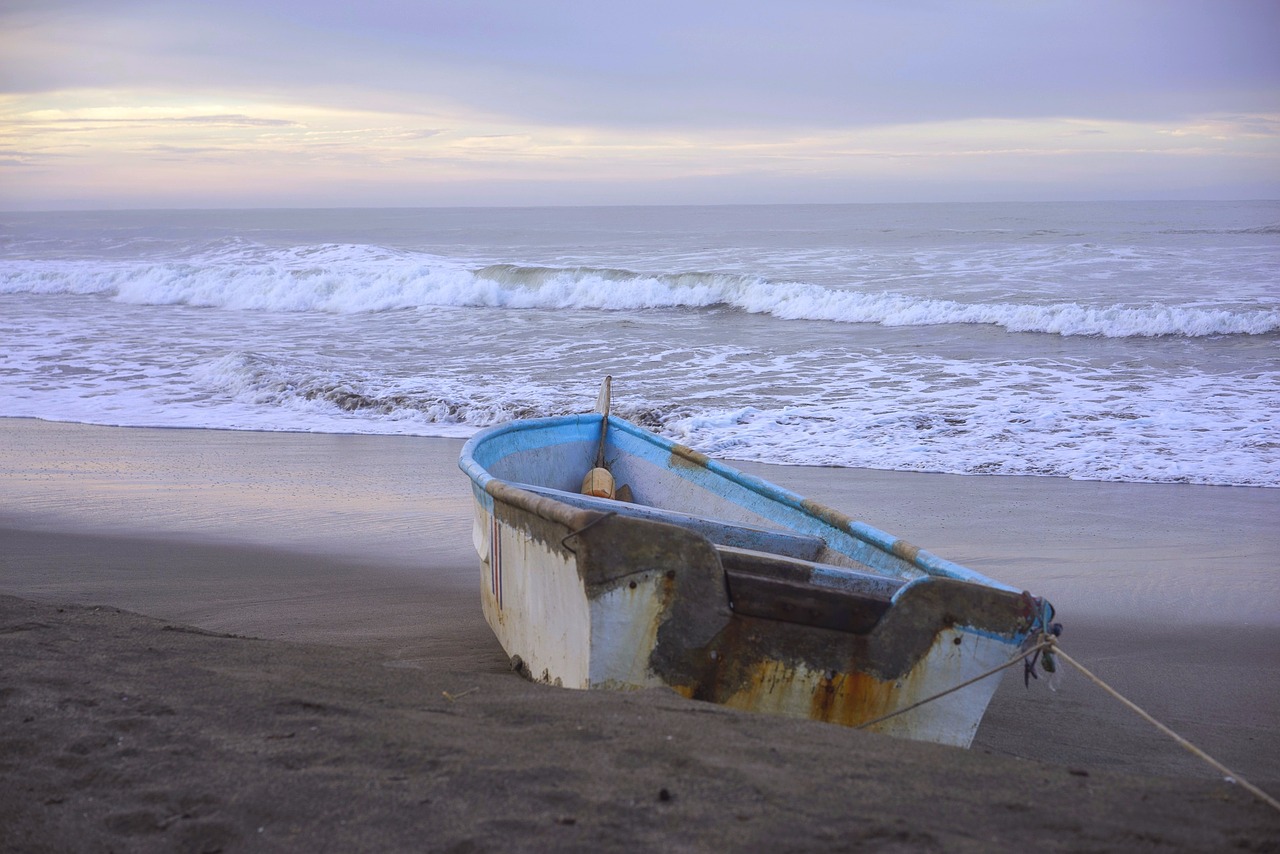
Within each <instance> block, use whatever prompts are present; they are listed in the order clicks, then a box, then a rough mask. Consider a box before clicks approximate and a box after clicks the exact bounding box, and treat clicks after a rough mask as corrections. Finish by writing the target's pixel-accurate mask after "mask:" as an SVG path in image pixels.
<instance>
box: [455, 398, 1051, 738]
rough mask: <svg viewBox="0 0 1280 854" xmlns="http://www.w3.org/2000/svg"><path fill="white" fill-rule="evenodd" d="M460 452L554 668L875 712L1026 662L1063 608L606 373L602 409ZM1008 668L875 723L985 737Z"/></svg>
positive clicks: (512, 634)
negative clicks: (847, 506)
mask: <svg viewBox="0 0 1280 854" xmlns="http://www.w3.org/2000/svg"><path fill="white" fill-rule="evenodd" d="M459 465H460V466H461V468H462V470H463V471H464V472H465V473H466V474H467V475H468V477H470V479H471V483H472V491H473V493H474V495H475V526H474V529H473V540H474V543H475V547H476V551H477V552H478V553H479V555H480V559H481V562H482V566H483V581H482V584H481V598H482V604H483V609H484V614H485V617H486V619H487V620H488V622H489V625H490V626H491V627H492V628H493V631H494V633H495V634H496V635H497V637H498V640H499V641H500V642H501V643H502V646H503V648H504V649H505V650H506V651H507V653H508V654H509V655H510V656H511V657H512V662H513V664H514V665H515V666H516V667H517V668H518V669H520V670H521V671H522V672H523V673H524V674H525V675H527V676H529V677H530V678H532V679H536V680H539V681H543V682H549V683H552V684H556V685H562V686H565V687H569V688H608V689H638V688H647V687H655V686H667V687H669V688H671V689H673V690H675V691H677V692H678V693H680V694H682V695H684V696H686V697H690V698H692V699H696V700H706V701H711V702H715V703H723V704H725V705H728V706H732V707H735V708H740V709H749V710H754V711H759V712H768V713H773V714H780V715H788V716H793V717H805V718H814V719H817V720H822V721H830V722H834V723H841V724H846V725H851V726H857V725H860V724H863V723H866V722H868V721H873V720H876V719H878V718H881V717H883V716H884V715H886V714H889V713H892V712H894V711H896V710H900V709H903V708H906V707H908V706H910V705H912V704H914V703H916V702H918V701H919V700H922V699H925V698H927V697H930V696H932V695H934V694H936V693H938V692H941V691H944V690H946V689H949V688H952V687H954V686H955V685H958V684H960V683H962V682H964V681H966V680H967V679H970V678H972V677H974V676H976V675H979V674H981V673H983V672H985V671H987V670H989V669H991V668H993V667H996V666H998V665H1000V664H1002V663H1004V662H1006V661H1009V660H1010V659H1011V658H1012V657H1013V656H1016V655H1017V654H1018V652H1019V650H1020V649H1021V648H1023V644H1024V642H1026V641H1027V639H1028V638H1029V637H1034V636H1035V635H1036V634H1037V633H1038V632H1039V631H1040V630H1042V629H1045V628H1047V625H1046V623H1047V621H1048V619H1050V617H1051V615H1052V609H1051V608H1049V607H1048V605H1047V604H1046V603H1044V602H1042V601H1041V600H1039V599H1037V598H1035V597H1032V596H1031V595H1030V594H1028V593H1025V592H1022V591H1019V590H1017V589H1015V588H1012V587H1008V586H1006V585H1004V584H1000V583H998V582H995V581H992V580H991V579H988V578H985V577H983V576H981V575H979V574H978V573H976V572H973V571H972V570H969V569H966V568H965V567H963V566H959V565H958V564H955V563H951V562H950V561H947V560H943V559H942V558H939V557H936V556H934V555H932V554H929V553H928V552H926V551H923V550H921V549H918V548H916V547H915V546H912V545H910V544H909V543H907V542H905V541H903V540H901V539H898V538H897V537H894V536H891V535H889V534H886V533H884V532H882V531H879V530H877V529H875V528H873V527H871V526H869V525H867V524H864V523H862V522H858V521H855V520H854V519H852V518H850V517H848V516H845V515H843V514H841V513H839V512H837V511H835V510H832V509H830V508H827V507H824V506H822V505H819V504H816V503H814V502H812V501H808V500H806V499H804V498H802V497H800V496H799V495H795V494H794V493H791V492H789V491H787V490H785V489H782V488H780V487H777V486H774V485H772V484H770V483H767V482H766V481H763V480H761V479H759V478H756V477H752V476H750V475H747V474H745V473H743V472H739V471H737V470H735V469H733V468H730V467H729V466H726V465H723V464H722V463H719V462H717V461H715V460H712V459H709V458H708V457H706V456H704V455H702V454H699V453H698V452H696V451H694V450H691V449H690V448H686V447H684V446H682V445H679V444H676V443H674V442H671V441H669V440H667V439H664V438H662V437H660V436H657V435H655V434H653V433H651V432H649V431H647V430H644V429H642V428H640V427H638V426H636V425H634V424H632V423H630V422H628V421H625V420H623V419H620V418H618V417H616V416H611V415H609V381H608V380H606V382H605V386H604V388H603V389H602V390H601V395H600V401H599V403H598V404H597V411H596V412H595V413H592V414H588V415H576V416H566V417H559V418H540V419H531V420H523V421H515V422H512V423H509V424H506V425H502V426H498V427H493V428H490V429H486V430H484V431H482V432H480V433H479V434H477V435H476V436H474V437H473V438H472V439H471V440H470V441H468V442H467V444H466V446H465V447H464V449H463V452H462V457H461V460H460V462H459ZM614 484H617V486H616V488H615V487H614ZM592 492H594V493H596V494H594V495H593V494H584V493H592ZM611 494H612V495H615V497H613V498H610V497H602V496H608V495H611ZM622 499H625V500H622ZM997 682H998V680H997V679H996V678H987V679H983V680H981V681H978V682H976V683H975V684H972V685H970V686H968V687H965V688H963V689H961V690H959V691H956V692H954V693H951V694H948V695H947V696H945V697H942V698H941V699H938V700H935V701H933V702H930V703H926V704H924V705H921V706H919V707H918V708H915V709H912V710H910V711H907V712H905V713H903V714H899V715H897V716H895V717H891V718H888V719H887V720H884V721H882V722H880V723H876V724H873V725H872V726H871V727H869V728H871V729H875V730H878V731H880V732H884V733H888V734H891V735H897V736H902V737H907V738H915V739H922V740H927V741H934V742H940V743H943V744H952V745H959V746H966V747H967V746H968V745H969V743H970V742H971V741H972V739H973V736H974V733H975V732H976V731H977V728H978V723H979V722H980V721H981V719H982V715H983V713H984V711H985V710H986V707H987V704H988V702H989V701H990V699H991V696H992V694H993V693H994V691H995V688H996V684H997Z"/></svg>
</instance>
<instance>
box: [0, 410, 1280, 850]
mask: <svg viewBox="0 0 1280 854" xmlns="http://www.w3.org/2000/svg"><path fill="white" fill-rule="evenodd" d="M460 445H461V443H460V442H458V441H454V440H441V439H416V438H407V437H361V436H329V435H298V434H264V433H233V432H218V431H201V430H138V429H116V428H103V427H84V426H79V425H65V424H50V423H45V422H38V421H31V420H22V419H0V594H4V595H0V728H2V729H3V735H0V741H3V748H2V749H0V849H2V850H6V851H10V850H11V851H39V850H49V851H63V850H157V851H160V850H165V851H167V850H191V851H217V850H223V851H235V850H304V849H314V850H410V849H412V850H458V851H463V850H496V849H500V848H501V849H512V848H515V849H519V850H542V849H547V848H556V849H567V850H575V849H579V850H587V849H592V850H594V849H598V848H600V847H604V848H627V849H629V850H631V849H636V850H673V849H674V850H720V849H723V848H739V849H747V850H752V849H760V848H765V847H769V848H776V849H780V850H817V849H831V848H833V847H834V848H836V849H840V848H854V849H856V848H859V847H863V848H866V849H867V850H945V851H955V850H961V851H965V850H972V851H979V850H982V851H986V850H992V849H993V848H995V849H1001V848H1012V847H1014V846H1017V847H1019V848H1023V847H1026V846H1029V845H1031V846H1036V847H1039V848H1042V849H1045V850H1128V849H1132V848H1139V849H1141V850H1194V851H1201V850H1222V849H1232V848H1235V849H1239V850H1253V851H1263V850H1272V851H1274V850H1280V813H1276V812H1275V811H1274V810H1272V809H1270V808H1269V807H1266V806H1265V805H1263V804H1261V803H1260V802H1258V801H1257V800H1256V799H1254V798H1252V797H1251V796H1249V795H1248V793H1246V792H1244V791H1243V790H1242V789H1241V788H1240V787H1238V786H1233V785H1230V784H1228V783H1226V782H1223V781H1222V780H1220V779H1219V778H1218V775H1217V774H1216V773H1215V772H1214V771H1212V769H1209V768H1208V767H1207V766H1204V765H1203V764H1201V763H1200V762H1199V761H1198V760H1196V759H1194V758H1193V757H1191V756H1189V755H1188V754H1186V753H1185V752H1183V751H1182V750H1181V749H1179V748H1178V747H1177V746H1176V745H1174V744H1172V743H1171V742H1169V741H1167V740H1166V739H1165V738H1164V737H1163V736H1161V735H1159V734H1158V733H1157V732H1155V731H1154V730H1153V729H1151V728H1150V727H1149V726H1148V725H1146V724H1145V723H1143V722H1141V721H1140V720H1138V719H1137V718H1136V717H1134V716H1132V714H1131V713H1129V712H1127V711H1126V710H1124V709H1123V708H1121V707H1119V706H1118V704H1116V703H1115V702H1114V701H1113V700H1110V699H1109V698H1107V697H1105V696H1104V695H1102V694H1101V693H1100V692H1099V691H1098V690H1097V689H1096V688H1094V687H1093V686H1091V685H1088V684H1087V683H1086V682H1085V681H1084V680H1082V679H1080V678H1073V677H1072V676H1071V675H1070V674H1068V677H1067V679H1066V680H1065V681H1064V684H1063V685H1062V687H1061V689H1060V690H1059V691H1058V692H1056V693H1053V692H1050V691H1048V690H1047V689H1046V688H1045V686H1044V685H1043V684H1038V683H1032V686H1031V689H1030V690H1027V689H1025V688H1024V687H1023V685H1022V680H1021V678H1020V677H1019V676H1009V677H1008V678H1006V679H1005V680H1004V682H1003V683H1002V685H1001V688H1000V690H999V691H998V692H997V695H996V699H995V700H994V701H993V704H992V707H991V709H990V711H989V712H988V715H987V718H986V719H985V720H984V723H983V726H982V729H981V730H980V732H979V736H978V740H977V742H976V743H975V746H974V747H973V748H972V749H971V750H969V751H962V750H956V749H951V748H944V747H938V746H934V745H926V744H917V743H910V742H903V741H896V740H893V739H889V738H885V737H882V736H877V735H874V734H869V733H862V732H856V731H851V730H847V729H843V728H840V727H835V726H828V725H823V724H816V723H810V722H805V721H782V720H779V719H775V718H765V717H762V716H756V715H750V714H743V713H737V712H733V711H731V710H727V709H723V708H719V707H714V706H708V705H705V704H700V703H692V702H688V701H684V700H681V699H680V698H678V697H675V696H674V695H672V694H670V693H668V692H662V691H651V692H641V693H637V694H613V693H605V692H591V693H587V692H575V691H565V690H557V689H554V688H550V687H547V686H541V685H535V684H532V683H528V682H526V681H524V680H522V679H521V678H519V677H518V676H517V675H515V674H514V673H512V672H511V671H510V670H509V669H508V667H507V665H506V658H505V656H504V654H503V653H502V650H501V649H500V648H499V647H498V645H497V643H496V641H494V639H493V636H492V634H490V633H489V631H488V628H487V626H486V625H485V624H484V621H483V619H482V617H481V615H480V613H479V607H478V593H477V587H478V584H479V570H478V564H477V562H476V558H475V555H474V553H473V552H472V550H471V544H470V508H469V506H468V503H467V502H468V488H467V484H466V481H465V479H464V478H463V477H462V475H461V474H460V473H458V472H457V470H456V459H457V454H458V450H459V448H460ZM743 467H744V468H748V469H750V470H752V471H754V472H757V473H761V474H763V475H764V476H766V477H769V478H770V479H772V480H774V481H776V482H779V483H782V484H784V485H786V486H788V487H790V488H792V489H795V490H796V491H798V492H801V493H802V494H806V495H809V496H811V497H813V498H815V499H818V500H821V501H825V502H827V503H830V504H832V505H833V506H836V507H839V508H841V509H843V510H847V511H849V512H852V513H855V514H856V515H859V516H860V517H862V518H864V519H865V520H866V521H868V522H870V523H872V524H874V525H877V526H880V527H883V528H885V529H886V530H890V531H892V532H894V533H898V534H901V535H904V536H907V537H908V538H909V539H911V540H913V541H914V542H916V543H917V544H919V545H921V546H923V547H925V548H928V549H930V550H932V551H935V552H937V553H939V554H942V555H944V556H946V557H949V558H952V559H954V560H957V561H960V562H962V563H965V564H967V565H969V566H972V567H973V568H975V569H978V570H979V571H982V572H985V573H987V574H989V575H992V576H993V577H997V578H1000V579H1001V580H1005V581H1008V582H1010V583H1014V584H1019V585H1022V586H1027V587H1029V588H1030V589H1032V590H1033V591H1035V592H1037V593H1044V594H1046V595H1048V596H1050V597H1051V598H1052V599H1053V600H1054V602H1055V604H1056V605H1057V606H1058V609H1059V612H1060V616H1061V618H1062V620H1063V622H1064V623H1065V624H1066V627H1067V628H1066V633H1065V635H1064V637H1063V645H1064V648H1066V649H1067V650H1068V651H1069V652H1071V653H1072V654H1073V655H1074V656H1075V657H1076V658H1079V659H1080V660H1082V661H1083V662H1084V663H1086V664H1087V665H1088V666H1090V667H1091V668H1093V669H1095V670H1096V671H1097V672H1098V673H1099V674H1100V675H1102V676H1103V677H1104V678H1106V679H1108V680H1109V681H1111V682H1112V683H1113V684H1115V685H1116V686H1117V687H1118V688H1120V690H1122V691H1123V692H1124V693H1125V694H1126V695H1128V696H1131V697H1132V698H1133V699H1134V700H1135V701H1137V702H1139V703H1140V704H1142V705H1144V706H1145V707H1147V708H1149V709H1150V710H1151V711H1152V712H1153V713H1154V714H1156V716H1157V717H1160V718H1161V719H1162V720H1164V721H1165V722H1166V723H1167V724H1169V725H1170V726H1172V727H1173V728H1174V729H1175V730H1177V731H1179V732H1181V733H1182V734H1183V735H1185V736H1187V737H1189V738H1191V739H1192V740H1193V741H1195V742H1196V743H1197V744H1200V745H1201V746H1202V747H1203V748H1205V749H1206V750H1208V751H1209V752H1210V753H1212V754H1213V755H1215V756H1216V757H1217V758H1218V759H1220V760H1221V761H1223V762H1225V763H1226V764H1227V765H1229V766H1231V767H1232V768H1234V769H1235V770H1236V771H1238V772H1239V773H1241V774H1243V775H1244V776H1246V777H1247V778H1249V779H1250V780H1251V781H1252V782H1254V783H1255V784H1258V785H1260V786H1262V787H1263V788H1264V789H1266V790H1267V791H1269V792H1271V793H1273V794H1280V733H1278V732H1277V729H1280V714H1278V712H1280V679H1278V678H1277V677H1278V676H1280V645H1277V644H1276V643H1275V641H1274V636H1275V630H1276V628H1277V623H1280V615H1278V614H1277V609H1276V605H1277V604H1278V603H1280V595H1277V580H1276V576H1275V570H1274V567H1275V563H1276V557H1277V555H1280V532H1278V531H1277V529H1278V528H1280V526H1277V525H1276V524H1275V520H1276V519H1280V490H1262V489H1229V488H1212V487H1194V486H1184V485H1170V486H1163V485H1161V486H1157V485H1131V484H1098V483H1074V482H1069V481H1063V480H1054V479H1046V478H965V477H953V476H946V475H917V474H904V473H887V472H869V471H856V470H836V469H810V468H789V467H774V466H759V465H754V466H743ZM143 615H145V616H143Z"/></svg>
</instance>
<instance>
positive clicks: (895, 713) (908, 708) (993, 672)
mask: <svg viewBox="0 0 1280 854" xmlns="http://www.w3.org/2000/svg"><path fill="white" fill-rule="evenodd" d="M1046 637H1047V636H1046ZM1051 646H1053V639H1052V638H1049V639H1047V640H1042V641H1040V642H1039V643H1038V644H1036V645H1035V646H1033V647H1031V648H1030V649H1028V650H1026V651H1024V652H1019V653H1018V654H1017V655H1015V656H1014V657H1013V658H1011V659H1009V660H1008V661H1006V662H1005V663H1004V664H1001V665H1000V666H998V667H993V668H991V669H990V670H988V671H987V672H986V673H980V674H978V675H977V676H975V677H973V678H972V679H967V680H965V681H964V682H961V683H960V684H959V685H952V686H951V687H950V688H948V689H947V690H945V691H940V692H938V693H937V694H934V695H933V696H932V697H925V698H924V699H923V700H920V701H918V702H915V703H912V704H911V705H909V706H903V707H902V708H901V709H897V710H895V711H892V712H890V713H889V714H887V715H881V716H880V717H878V718H872V719H871V720H869V721H863V722H862V723H860V724H858V725H857V726H856V727H854V729H865V728H867V727H869V726H872V725H874V724H878V723H880V722H881V721H887V720H889V718H896V717H897V716H898V715H902V714H906V713H907V712H909V711H911V710H912V709H918V708H919V707H920V706H923V705H925V704H926V703H932V702H933V701H934V700H938V699H941V698H942V697H945V696H947V695H948V694H954V693H955V692H956V691H959V690H960V689H961V688H968V687H969V686H970V685H972V684H973V683H974V682H981V681H982V680H983V679H986V678H987V677H988V676H994V675H996V674H997V673H999V672H1000V671H1001V670H1005V669H1007V668H1009V667H1013V666H1014V665H1015V664H1017V663H1018V662H1020V661H1023V660H1024V659H1026V658H1027V657H1029V656H1032V655H1035V654H1036V653H1037V652H1039V651H1040V650H1042V649H1048V648H1049V647H1051Z"/></svg>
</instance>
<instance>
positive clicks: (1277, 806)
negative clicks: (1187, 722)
mask: <svg viewBox="0 0 1280 854" xmlns="http://www.w3.org/2000/svg"><path fill="white" fill-rule="evenodd" d="M1055 653H1056V655H1057V656H1058V658H1061V659H1062V660H1063V661H1065V662H1067V664H1070V665H1071V666H1072V667H1074V668H1075V669H1076V670H1079V671H1080V672H1081V673H1083V674H1084V675H1085V676H1087V677H1088V678H1089V679H1090V680H1091V681H1092V682H1093V683H1094V684H1095V685H1097V686H1098V687H1099V688H1101V689H1102V690H1104V691H1106V692H1107V693H1108V694H1110V695H1111V696H1113V697H1115V698H1116V699H1117V700H1119V701H1120V702H1121V703H1124V704H1125V705H1126V706H1128V707H1129V708H1130V709H1132V710H1133V711H1135V712H1137V713H1138V714H1139V715H1141V716H1142V717H1143V718H1144V719H1146V720H1147V721H1148V722H1149V723H1150V724H1152V725H1153V726H1154V727H1155V728H1156V729H1158V730H1160V731H1161V732H1162V733H1164V734H1165V735H1167V736H1169V737H1170V738H1172V739H1173V740H1174V741H1176V742H1177V743H1178V744H1179V745H1180V746H1181V747H1182V748H1183V749H1185V750H1187V751H1188V752H1189V753H1191V754H1192V755H1193V756H1198V757H1200V759H1202V760H1204V761H1205V762H1207V763H1209V765H1211V766H1213V767H1214V768H1216V769H1217V770H1218V771H1219V772H1220V773H1221V774H1223V776H1225V777H1226V778H1227V782H1230V783H1236V784H1238V785H1240V786H1242V787H1243V788H1244V789H1245V790H1246V791H1248V792H1249V793H1250V794H1252V795H1253V796H1254V797H1256V798H1257V799H1258V800H1260V801H1262V802H1263V803H1265V804H1267V805H1268V806H1270V807H1271V808H1272V809H1274V810H1276V811H1277V812H1280V801H1277V800H1276V799H1275V798H1273V797H1271V796H1270V795H1268V794H1267V793H1266V792H1264V791H1262V790H1261V789H1259V788H1258V787H1257V786H1255V785H1253V784H1252V783H1250V782H1249V781H1248V780H1246V779H1245V778H1243V777H1241V776H1240V775H1239V774H1237V773H1236V772H1234V771H1232V770H1231V769H1230V768H1228V767H1227V766H1225V765H1223V764H1222V763H1221V762H1219V761H1218V760H1216V759H1214V758H1213V757H1212V756H1210V755H1209V754H1207V753H1205V752H1204V751H1203V750H1201V749H1200V748H1198V747H1196V746H1195V745H1194V744H1192V743H1191V742H1189V741H1187V740H1186V739H1185V738H1183V737H1182V736H1180V735H1178V734H1177V733H1176V732H1174V731H1173V730H1171V729H1169V728H1168V727H1167V726H1165V725H1164V724H1162V723H1160V721H1158V720H1156V719H1155V718H1153V717H1151V715H1150V714H1148V713H1147V712H1146V711H1144V710H1143V709H1141V708H1139V707H1138V705H1137V704H1136V703H1134V702H1133V701H1131V700H1129V699H1128V698H1127V697H1124V696H1122V695H1121V694H1120V692H1119V691H1117V690H1116V689H1115V688H1112V687H1111V686H1110V685H1108V684H1107V683H1106V682H1103V681H1102V680H1101V679H1099V678H1098V677H1097V676H1094V675H1093V674H1092V673H1091V672H1089V669H1088V668H1087V667H1085V666H1084V665H1083V664H1081V663H1080V662H1078V661H1076V660H1075V659H1074V658H1072V657H1071V656H1069V655H1067V654H1066V653H1065V652H1063V651H1062V650H1061V649H1057V650H1055Z"/></svg>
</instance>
